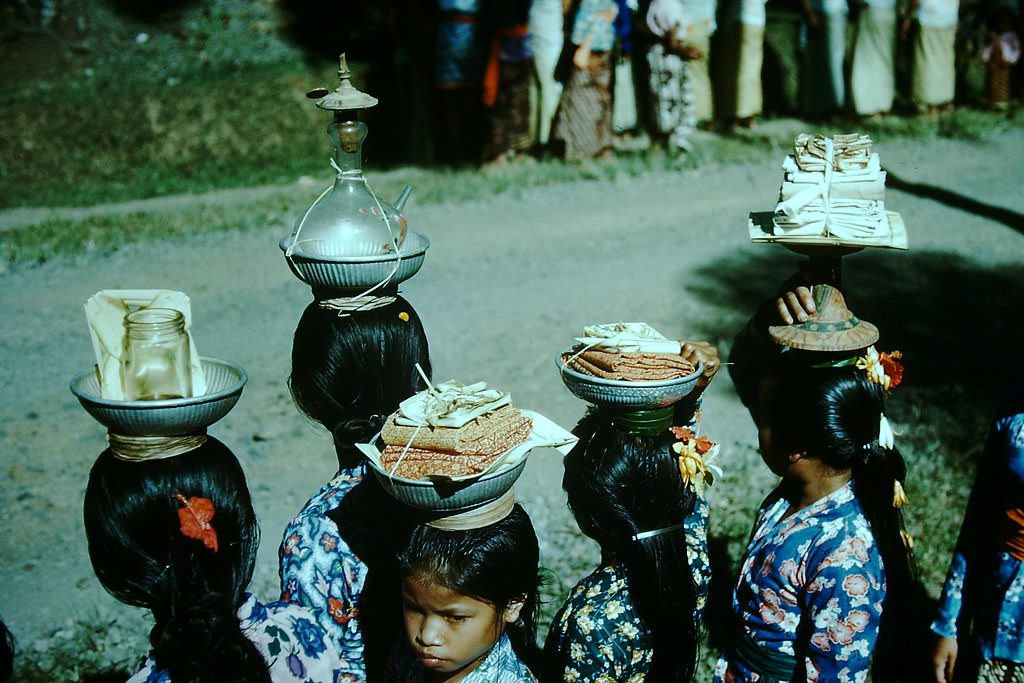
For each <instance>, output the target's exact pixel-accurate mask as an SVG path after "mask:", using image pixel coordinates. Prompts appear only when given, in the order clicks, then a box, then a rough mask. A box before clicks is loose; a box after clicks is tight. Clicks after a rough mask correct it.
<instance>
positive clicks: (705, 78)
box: [686, 21, 714, 121]
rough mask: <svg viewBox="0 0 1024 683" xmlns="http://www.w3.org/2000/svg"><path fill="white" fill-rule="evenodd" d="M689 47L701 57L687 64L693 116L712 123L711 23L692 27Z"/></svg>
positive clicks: (701, 22)
mask: <svg viewBox="0 0 1024 683" xmlns="http://www.w3.org/2000/svg"><path fill="white" fill-rule="evenodd" d="M686 42H687V44H689V45H692V46H693V47H695V48H697V49H698V50H700V57H699V58H697V59H691V60H689V61H688V62H687V63H686V67H687V71H688V72H689V77H690V86H691V88H692V89H693V116H694V118H696V119H697V120H698V121H710V120H711V119H712V118H713V117H714V111H713V109H714V107H713V104H712V99H713V97H712V90H711V75H710V74H709V73H708V63H709V60H708V58H709V57H710V56H711V22H710V21H700V22H697V23H695V24H693V26H691V27H690V33H689V35H687V36H686Z"/></svg>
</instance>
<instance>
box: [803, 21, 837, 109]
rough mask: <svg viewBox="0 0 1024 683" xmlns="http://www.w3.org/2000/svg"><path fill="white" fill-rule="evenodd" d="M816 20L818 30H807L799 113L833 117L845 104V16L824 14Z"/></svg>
mask: <svg viewBox="0 0 1024 683" xmlns="http://www.w3.org/2000/svg"><path fill="white" fill-rule="evenodd" d="M820 16H821V20H822V21H821V26H819V27H818V28H817V29H813V30H812V29H811V28H809V27H808V28H807V45H806V46H804V55H803V63H802V65H801V69H800V111H801V113H802V114H806V115H810V116H819V115H824V114H833V113H837V112H839V111H840V110H842V108H843V105H844V104H845V102H846V82H845V80H844V78H843V56H844V54H845V53H846V14H844V13H842V12H824V13H821V14H820Z"/></svg>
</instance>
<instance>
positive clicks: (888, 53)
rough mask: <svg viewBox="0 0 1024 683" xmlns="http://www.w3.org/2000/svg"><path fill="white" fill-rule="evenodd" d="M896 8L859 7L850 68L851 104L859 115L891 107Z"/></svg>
mask: <svg viewBox="0 0 1024 683" xmlns="http://www.w3.org/2000/svg"><path fill="white" fill-rule="evenodd" d="M895 48H896V9H895V8H894V7H872V6H870V5H868V6H867V7H864V8H862V9H861V11H860V14H859V15H858V17H857V37H856V40H855V42H854V47H853V64H852V66H851V71H850V94H851V96H852V97H853V108H854V110H855V111H856V112H857V113H858V114H860V115H861V116H869V115H871V114H880V113H885V112H888V111H889V110H890V109H892V101H893V97H894V95H895V92H896V67H895Z"/></svg>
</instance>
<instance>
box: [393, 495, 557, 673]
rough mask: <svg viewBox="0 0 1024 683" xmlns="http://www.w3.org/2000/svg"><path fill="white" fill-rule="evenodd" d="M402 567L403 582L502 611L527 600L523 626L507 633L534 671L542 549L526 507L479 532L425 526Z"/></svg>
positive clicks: (416, 534)
mask: <svg viewBox="0 0 1024 683" xmlns="http://www.w3.org/2000/svg"><path fill="white" fill-rule="evenodd" d="M398 561H399V564H400V566H401V572H402V576H403V577H407V576H416V577H422V578H424V579H427V580H429V581H431V582H432V583H436V584H437V585H439V586H443V587H445V588H447V589H449V590H451V591H454V592H456V593H460V594H462V595H469V596H471V597H474V598H476V599H478V600H481V601H483V602H486V603H489V604H491V605H494V606H495V607H496V608H498V609H499V610H504V609H505V608H506V607H508V606H509V605H510V604H512V603H513V602H515V601H516V600H517V599H519V598H521V597H523V596H525V598H526V599H525V601H524V602H523V608H522V610H520V612H519V620H518V621H517V622H516V623H515V624H510V625H509V629H508V633H509V637H510V638H511V639H512V646H513V647H514V648H515V650H516V653H517V654H518V655H519V657H520V659H522V660H523V661H524V662H525V663H526V664H527V666H531V668H532V664H533V663H535V662H536V659H537V652H536V650H537V645H536V637H537V607H538V598H537V593H538V591H539V590H540V583H541V579H540V545H539V544H538V542H537V534H536V532H535V531H534V530H533V523H532V522H531V521H530V517H529V515H527V514H526V510H524V509H523V507H522V506H521V505H519V504H518V503H517V504H516V505H515V507H513V508H512V512H510V513H509V514H508V516H507V517H505V518H504V519H502V520H501V521H498V522H495V523H494V524H489V525H487V526H485V527H481V528H479V529H466V530H464V531H442V530H440V529H435V528H434V527H432V526H429V525H427V524H420V525H418V526H417V527H416V528H415V529H414V530H413V532H412V534H411V535H410V537H409V542H408V544H407V545H406V547H405V549H404V550H403V551H402V552H400V553H399V555H398Z"/></svg>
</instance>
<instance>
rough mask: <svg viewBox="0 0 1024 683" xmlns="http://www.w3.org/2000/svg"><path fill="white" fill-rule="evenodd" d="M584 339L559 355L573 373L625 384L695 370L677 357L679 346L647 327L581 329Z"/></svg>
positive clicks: (625, 325) (618, 325)
mask: <svg viewBox="0 0 1024 683" xmlns="http://www.w3.org/2000/svg"><path fill="white" fill-rule="evenodd" d="M584 335H585V336H584V337H580V338H578V339H577V341H579V342H580V344H578V345H577V346H574V347H573V348H572V349H570V350H569V351H567V352H565V353H564V354H562V363H563V364H564V365H565V366H566V367H568V368H570V369H572V370H575V371H576V372H579V373H582V374H584V375H590V376H593V377H600V378H602V379H611V380H622V381H627V382H651V381H667V380H673V379H678V378H680V377H686V376H688V375H692V374H693V371H694V366H693V364H692V363H690V362H689V361H687V360H685V359H684V358H683V357H682V356H681V355H679V354H680V350H681V349H680V345H679V342H677V341H673V340H669V339H666V338H665V336H664V335H662V334H661V333H659V332H658V331H657V330H655V329H654V328H652V327H651V326H650V325H648V324H647V323H610V324H605V325H591V326H588V327H586V328H584Z"/></svg>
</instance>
